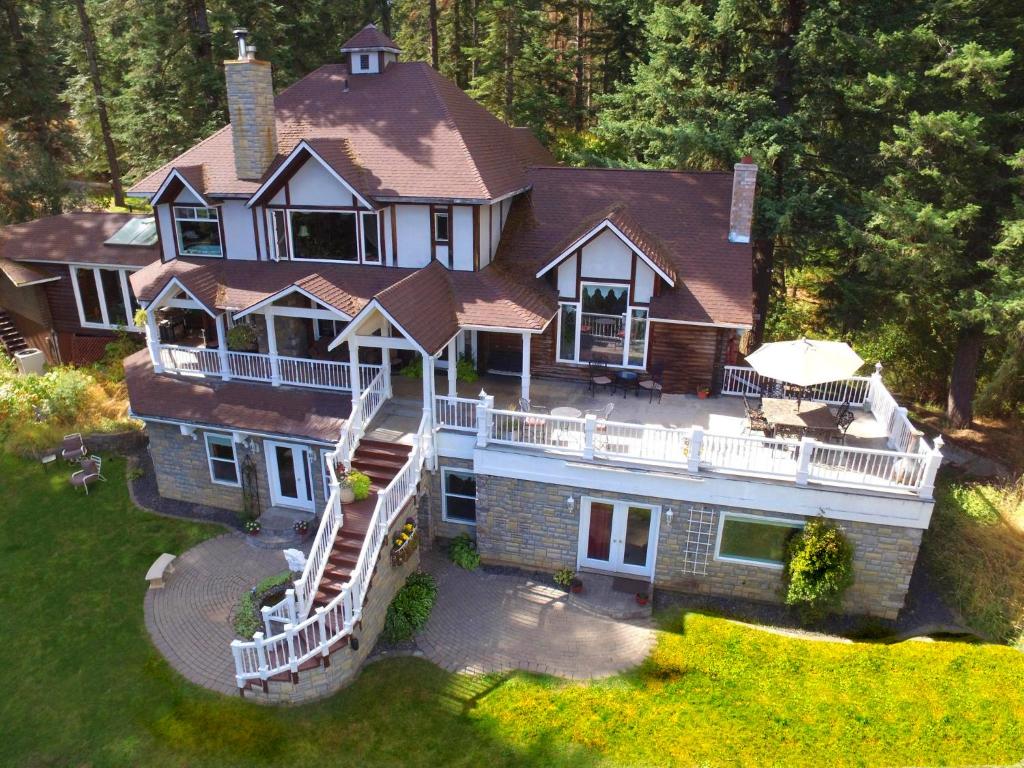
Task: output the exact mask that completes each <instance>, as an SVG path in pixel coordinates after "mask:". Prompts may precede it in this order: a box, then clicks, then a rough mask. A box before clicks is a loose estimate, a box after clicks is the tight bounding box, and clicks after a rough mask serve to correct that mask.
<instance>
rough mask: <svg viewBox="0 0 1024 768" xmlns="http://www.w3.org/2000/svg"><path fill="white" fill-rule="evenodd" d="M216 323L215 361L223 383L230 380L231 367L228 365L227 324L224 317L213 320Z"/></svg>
mask: <svg viewBox="0 0 1024 768" xmlns="http://www.w3.org/2000/svg"><path fill="white" fill-rule="evenodd" d="M214 319H215V320H216V322H217V359H218V360H219V361H220V377H221V378H222V379H223V380H224V381H230V379H231V366H230V365H229V364H228V324H227V323H226V322H225V320H224V315H223V314H220V315H217V317H216V318H214Z"/></svg>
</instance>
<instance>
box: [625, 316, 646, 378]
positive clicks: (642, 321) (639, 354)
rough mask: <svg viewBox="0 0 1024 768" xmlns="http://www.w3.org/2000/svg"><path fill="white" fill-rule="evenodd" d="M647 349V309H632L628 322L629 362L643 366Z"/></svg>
mask: <svg viewBox="0 0 1024 768" xmlns="http://www.w3.org/2000/svg"><path fill="white" fill-rule="evenodd" d="M646 349H647V310H646V309H634V310H633V312H632V315H631V317H630V323H629V364H630V365H635V366H638V367H639V366H643V364H644V352H645V351H646Z"/></svg>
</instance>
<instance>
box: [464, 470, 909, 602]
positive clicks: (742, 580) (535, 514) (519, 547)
mask: <svg viewBox="0 0 1024 768" xmlns="http://www.w3.org/2000/svg"><path fill="white" fill-rule="evenodd" d="M569 496H572V497H573V498H574V505H573V509H572V510H571V511H570V510H569V507H568V505H567V503H566V500H567V498H568V497H569ZM600 496H601V498H607V499H614V500H622V501H633V502H637V503H640V504H648V505H652V506H660V507H661V508H662V512H663V518H662V523H661V528H660V531H659V536H658V552H657V560H656V565H655V585H656V586H658V587H661V588H667V589H677V590H682V591H687V592H698V593H703V594H712V595H722V596H727V597H737V598H744V599H750V600H761V601H767V602H780V601H781V599H782V595H781V571H780V570H779V569H777V568H767V567H763V566H756V565H746V564H741V563H734V562H726V561H720V560H715V559H714V547H715V535H716V533H717V527H718V523H719V519H720V515H721V513H722V512H723V511H735V512H742V513H744V514H750V515H756V516H763V517H775V518H779V517H782V518H787V517H788V518H791V519H794V520H803V519H805V518H801V517H797V516H786V515H778V514H774V513H773V514H771V515H769V514H767V513H764V512H761V511H759V510H754V509H734V508H725V507H714V508H712V507H705V509H706V511H707V513H708V514H707V516H706V517H705V519H706V520H707V521H708V522H709V523H710V528H709V529H710V532H711V536H710V542H709V546H706V547H704V549H703V551H699V552H697V553H696V554H697V556H698V558H699V559H701V560H702V561H703V560H705V559H706V566H704V568H702V569H701V570H705V572H704V573H699V574H695V573H693V572H692V568H691V569H690V571H691V572H688V571H687V568H686V564H685V562H684V560H685V558H684V553H685V552H686V548H687V546H688V545H687V533H688V531H689V527H690V508H691V507H692V506H693V505H690V504H687V503H686V502H679V501H675V500H669V499H661V498H655V497H649V496H643V495H639V494H637V495H626V494H621V493H604V492H602V493H601V494H600ZM670 507H671V508H672V510H673V513H674V514H673V519H672V521H671V523H669V522H668V521H667V519H666V518H665V516H664V512H665V510H667V509H668V508H670ZM579 508H580V489H578V488H575V487H572V486H567V485H558V484H548V483H537V482H533V481H527V480H514V479H509V478H501V477H494V476H489V475H478V476H477V525H476V538H477V548H478V551H479V552H480V555H481V557H482V558H483V560H484V561H485V562H488V563H493V564H503V565H513V566H517V567H522V568H537V569H541V570H546V571H554V570H557V569H558V568H562V567H569V568H574V567H575V566H576V558H577V551H578V541H579V519H580V518H579V511H580V509H579ZM839 525H840V527H841V528H842V529H843V531H844V532H845V534H846V536H847V537H848V538H849V540H850V542H851V543H852V544H853V547H854V575H855V582H854V585H853V586H852V587H851V588H850V590H849V591H848V592H847V594H846V596H845V599H844V608H845V610H847V611H849V612H850V613H861V614H869V615H875V616H881V617H883V618H890V619H891V618H895V617H896V615H897V614H898V613H899V611H900V609H901V608H902V607H903V602H904V599H905V597H906V592H907V588H908V587H909V585H910V576H911V573H912V572H913V570H914V563H915V562H916V560H917V551H918V548H919V546H920V543H921V534H922V531H921V530H920V529H916V528H899V527H896V526H887V525H876V524H871V523H859V522H848V521H842V522H840V523H839ZM689 546H691V548H692V545H689Z"/></svg>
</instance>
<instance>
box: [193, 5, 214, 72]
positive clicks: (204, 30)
mask: <svg viewBox="0 0 1024 768" xmlns="http://www.w3.org/2000/svg"><path fill="white" fill-rule="evenodd" d="M188 28H189V31H190V32H191V33H192V34H193V35H195V37H196V42H195V47H194V49H193V50H194V52H195V56H196V58H197V59H199V60H201V61H205V62H208V63H209V64H211V65H212V64H213V45H212V42H211V37H210V21H209V19H208V18H207V16H206V0H189V2H188Z"/></svg>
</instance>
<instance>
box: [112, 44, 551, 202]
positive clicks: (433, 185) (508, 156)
mask: <svg viewBox="0 0 1024 768" xmlns="http://www.w3.org/2000/svg"><path fill="white" fill-rule="evenodd" d="M346 80H347V81H348V83H349V90H348V91H345V88H344V83H345V81H346ZM275 106H276V118H277V136H278V151H279V154H281V155H286V154H288V153H289V152H291V150H292V149H293V148H294V147H295V145H296V144H297V143H298V142H299V141H300V140H301V139H331V140H335V141H338V140H341V139H344V140H345V141H346V142H347V152H348V155H349V157H350V159H351V161H352V162H353V163H355V164H356V165H358V167H359V168H361V169H362V171H363V174H364V183H365V189H366V191H367V193H368V194H369V195H371V196H373V197H376V198H395V197H413V198H425V199H462V200H491V199H494V198H497V197H502V196H504V195H506V194H509V193H510V192H514V191H517V190H520V189H524V188H525V187H526V186H527V185H528V183H529V182H528V180H527V178H526V176H525V172H524V170H523V169H524V168H525V167H527V166H529V165H533V164H535V159H536V158H537V157H539V156H540V155H541V154H542V153H543V150H542V149H541V150H538V149H537V147H536V146H533V148H532V149H530V146H531V139H532V142H536V139H533V138H532V136H529V135H526V134H523V133H522V132H516V131H513V130H512V129H510V128H509V127H508V126H506V125H505V124H504V123H502V122H501V121H500V120H498V119H497V118H495V117H494V116H493V115H491V114H490V113H489V112H488V111H487V110H486V109H484V108H483V107H482V106H480V105H479V104H477V103H476V102H475V101H473V100H472V99H471V98H470V97H469V96H467V95H466V94H465V93H463V92H462V91H461V90H460V89H459V88H458V87H457V86H456V85H455V84H454V83H452V82H450V81H449V80H446V79H445V78H443V77H442V76H441V75H439V74H438V73H437V72H435V71H434V70H433V69H431V68H430V67H429V66H428V65H427V64H425V63H422V62H409V63H396V64H392V65H391V66H389V67H388V68H387V69H386V70H385V71H384V72H382V73H380V74H374V75H360V76H358V77H352V76H349V75H348V73H347V72H346V70H345V68H344V67H343V66H342V65H338V64H331V65H327V66H324V67H321V68H320V69H318V70H316V71H315V72H312V73H311V74H309V75H307V76H306V77H304V78H303V79H302V80H299V81H298V82H297V83H295V84H294V85H292V86H291V87H290V88H287V89H286V90H285V91H283V92H282V93H281V94H280V95H278V96H277V98H276V99H275ZM510 148H511V150H512V151H510ZM233 152H234V150H233V147H232V141H231V126H230V125H228V126H225V127H224V128H222V129H221V130H219V131H217V132H216V133H215V134H213V135H212V136H210V137H209V138H208V139H206V140H204V141H202V142H200V143H199V144H197V145H196V146H195V147H193V148H192V149H189V150H188V151H187V152H185V153H184V154H182V155H181V156H179V157H177V158H176V159H175V160H173V161H171V162H170V163H167V164H166V165H165V166H163V167H162V168H160V169H158V170H156V171H155V172H153V173H152V174H150V175H149V176H147V177H146V178H144V179H143V180H142V181H140V182H138V183H137V184H136V185H135V186H133V187H132V189H131V191H132V192H134V193H140V194H152V193H153V192H155V191H156V190H157V188H158V187H159V186H160V184H161V183H162V182H163V180H164V179H165V178H166V176H167V174H168V173H169V172H170V170H171V169H172V168H182V167H188V168H195V167H197V166H198V167H201V168H202V178H201V180H202V184H203V185H204V187H203V188H202V189H201V190H200V191H201V192H203V193H204V194H209V195H212V196H218V195H236V196H238V195H246V196H248V195H251V194H252V193H253V192H255V191H256V189H257V188H258V187H259V182H258V181H252V180H249V181H246V180H242V179H239V178H237V176H236V175H235V164H234V154H233ZM524 153H525V154H529V155H530V156H531V158H533V160H526V159H524V158H523V157H522V156H521V155H522V154H524ZM189 178H190V180H191V179H193V178H196V179H198V178H199V174H197V173H196V172H194V171H192V172H190V176H189Z"/></svg>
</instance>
